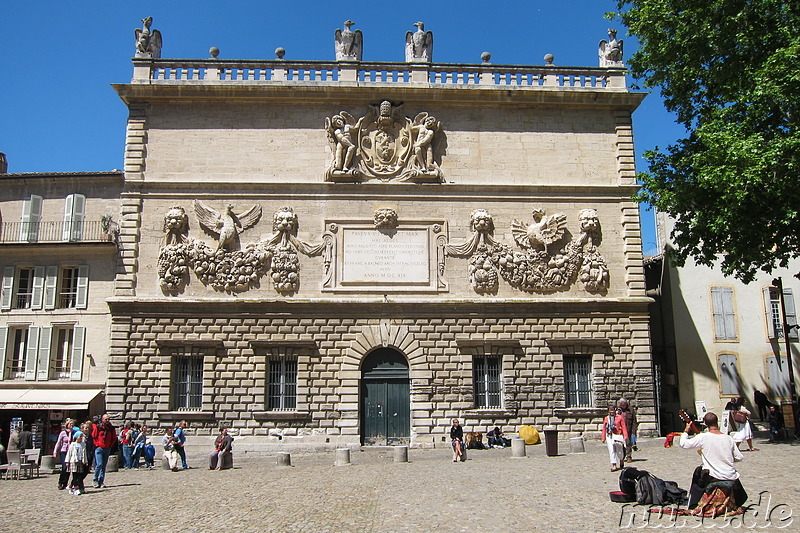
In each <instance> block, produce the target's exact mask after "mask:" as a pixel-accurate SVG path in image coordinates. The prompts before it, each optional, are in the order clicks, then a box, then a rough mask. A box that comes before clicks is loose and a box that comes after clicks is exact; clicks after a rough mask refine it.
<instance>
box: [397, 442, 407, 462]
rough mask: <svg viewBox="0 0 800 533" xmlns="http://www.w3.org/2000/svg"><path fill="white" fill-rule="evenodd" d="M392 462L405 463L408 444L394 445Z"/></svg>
mask: <svg viewBox="0 0 800 533" xmlns="http://www.w3.org/2000/svg"><path fill="white" fill-rule="evenodd" d="M394 462H395V463H407V462H408V446H395V447H394Z"/></svg>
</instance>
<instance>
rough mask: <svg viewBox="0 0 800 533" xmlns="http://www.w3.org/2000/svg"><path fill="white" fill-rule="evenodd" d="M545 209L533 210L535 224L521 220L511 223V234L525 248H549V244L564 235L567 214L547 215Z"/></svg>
mask: <svg viewBox="0 0 800 533" xmlns="http://www.w3.org/2000/svg"><path fill="white" fill-rule="evenodd" d="M544 213H545V211H544V209H534V210H533V213H532V214H533V224H530V225H527V226H526V225H525V224H524V223H522V222H520V221H519V220H516V219H515V220H514V221H513V222H512V223H511V235H512V236H513V237H514V240H515V241H516V242H517V244H518V245H520V246H521V247H523V248H533V249H536V250H545V251H546V250H547V246H548V245H550V244H553V243H554V242H556V241H558V240H559V239H560V238H561V237H563V236H564V230H565V229H566V227H567V216H566V215H565V214H564V213H556V214H555V215H550V216H545V214H544Z"/></svg>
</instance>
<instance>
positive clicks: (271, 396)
mask: <svg viewBox="0 0 800 533" xmlns="http://www.w3.org/2000/svg"><path fill="white" fill-rule="evenodd" d="M267 409H268V410H270V411H294V410H296V409H297V358H295V357H273V358H270V360H269V384H268V385H267Z"/></svg>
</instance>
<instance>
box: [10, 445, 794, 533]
mask: <svg viewBox="0 0 800 533" xmlns="http://www.w3.org/2000/svg"><path fill="white" fill-rule="evenodd" d="M762 440H763V439H757V440H756V442H758V443H759V444H757V446H758V447H759V448H760V450H759V451H756V452H746V453H745V454H744V455H745V461H744V462H743V463H740V469H739V470H740V472H741V474H742V480H743V484H744V486H745V489H746V490H747V491H748V493H749V495H750V501H749V502H748V503H749V504H752V505H753V507H752V508H751V510H750V511H749V512H748V513H747V514H746V515H745V517H744V522H742V519H741V518H738V519H736V520H737V521H735V522H734V523H732V524H727V522H726V521H725V519H716V520H714V521H709V520H706V521H705V522H703V523H701V522H700V521H699V520H698V519H694V518H692V519H688V520H687V519H684V518H679V522H678V525H679V526H681V525H682V526H684V527H686V528H689V527H695V528H702V527H703V526H706V527H712V526H713V527H721V526H723V525H726V524H727V525H728V528H729V529H730V528H731V527H732V526H735V525H738V526H739V528H742V527H744V528H749V527H753V528H755V529H758V530H762V531H770V530H778V529H779V527H780V526H783V527H785V529H784V530H786V531H800V518H797V519H795V518H794V517H793V513H795V512H800V491H798V488H797V480H798V459H800V443H794V444H789V443H786V444H766V443H761V441H762ZM662 443H663V439H654V440H652V441H647V442H644V443H640V444H642V447H641V448H640V451H639V452H638V454H635V461H634V463H633V466H636V467H638V468H641V469H646V470H648V471H650V472H651V473H653V474H654V475H656V476H658V477H660V478H663V479H668V480H675V481H677V482H678V483H679V485H680V486H681V487H682V488H685V489H688V488H689V487H688V485H689V479H690V477H691V473H692V471H693V470H694V468H695V466H696V465H697V464H699V458H698V457H697V455H696V453H695V452H693V451H688V450H682V449H680V448H670V449H666V448H664V447H663V446H662V445H661V444H662ZM560 447H561V451H562V452H564V451H565V450H564V447H565V443H563V442H562V443H560ZM586 451H587V453H585V454H579V455H569V454H567V455H560V456H558V457H548V456H546V455H545V450H544V446H528V447H527V457H525V458H513V457H511V449H510V448H506V449H503V450H471V451H470V453H469V457H468V460H467V461H466V462H464V463H458V464H456V463H453V462H452V460H451V453H450V450H449V449H448V448H437V449H430V450H415V449H412V450H409V459H410V462H409V463H394V462H393V453H392V451H391V450H369V451H362V452H352V453H351V462H352V464H351V465H349V466H339V467H337V466H334V465H333V463H334V459H335V453H334V452H330V453H317V454H293V455H292V464H293V466H292V467H280V466H277V464H276V460H275V457H274V456H254V455H248V456H247V457H244V456H240V455H237V456H236V466H235V468H234V469H232V470H227V471H222V472H216V471H208V470H206V458H205V456H201V455H198V454H195V455H194V456H193V455H190V456H189V464H190V466H194V467H195V468H191V469H189V470H185V471H181V472H170V471H167V470H161V469H155V470H146V469H140V470H138V471H137V470H133V471H120V472H113V473H109V474H108V476H107V478H106V483H107V485H108V488H105V489H92V488H90V487H89V488H88V493H87V494H85V495H82V496H72V495H70V494H68V493H67V492H66V491H58V490H57V489H56V483H57V479H56V476H53V475H48V476H42V477H40V478H38V479H31V480H26V479H23V480H20V481H16V480H8V481H0V486H2V488H3V489H4V490H3V495H4V496H5V497H4V498H3V499H2V501H0V516H2V521H0V531H15V532H16V531H32V532H39V531H59V532H62V533H63V532H71V531H78V530H82V531H93V532H98V531H100V532H107V531H125V532H132V531H133V532H137V533H139V532H149V531H176V532H177V531H180V532H181V533H183V532H186V533H189V532H205V531H223V530H227V531H232V532H241V531H292V532H296V531H298V532H299V531H314V532H317V531H330V532H346V531H470V532H484V531H513V530H519V531H528V530H541V531H613V530H617V529H618V528H619V527H620V523H621V522H620V521H621V518H622V524H623V525H629V526H630V527H632V528H636V527H642V528H645V529H646V528H655V527H656V526H661V527H667V526H670V525H672V527H674V524H672V523H671V522H669V521H668V519H667V518H666V517H663V518H662V519H661V520H659V519H658V517H657V516H655V517H654V518H651V519H650V520H651V521H650V523H649V524H647V523H644V522H643V521H642V520H643V517H644V516H645V515H646V514H647V513H644V512H643V508H644V506H635V507H634V506H630V505H629V506H627V507H625V508H623V505H621V504H615V503H611V502H610V501H609V499H608V492H609V491H610V490H618V474H617V473H612V472H610V471H609V465H608V464H607V460H608V456H607V453H606V448H605V447H604V446H601V445H600V444H599V441H588V442H587V443H586ZM234 453H235V450H234ZM87 480H89V481H90V480H91V478H87ZM87 485H89V486H90V485H91V483H88V484H87ZM760 494H761V495H762V496H763V497H762V498H761V500H762V501H761V502H760V503H759V495H760ZM768 498H771V500H770V501H769V502H768V501H767V499H768ZM770 513H771V515H770ZM768 519H769V520H770V521H771V522H768ZM781 520H783V521H782V522H781ZM770 524H771V525H770ZM698 526H699V527H698ZM765 526H766V527H765ZM87 527H88V528H87ZM676 529H677V528H676Z"/></svg>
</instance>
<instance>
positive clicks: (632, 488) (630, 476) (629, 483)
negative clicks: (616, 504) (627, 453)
mask: <svg viewBox="0 0 800 533" xmlns="http://www.w3.org/2000/svg"><path fill="white" fill-rule="evenodd" d="M649 475H650V472H648V471H647V470H639V469H638V468H634V467H632V466H626V467H625V468H623V469H622V472H620V473H619V490H621V491H622V492H624V493H625V494H628V495H630V496H636V482H637V481H638V480H639V478H641V477H643V476H649Z"/></svg>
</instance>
